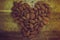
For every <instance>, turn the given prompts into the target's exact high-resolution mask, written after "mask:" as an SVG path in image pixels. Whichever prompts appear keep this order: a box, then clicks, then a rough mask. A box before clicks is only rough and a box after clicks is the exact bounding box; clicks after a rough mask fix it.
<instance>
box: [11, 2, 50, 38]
mask: <svg viewBox="0 0 60 40" xmlns="http://www.w3.org/2000/svg"><path fill="white" fill-rule="evenodd" d="M50 13H51V10H50V6H49V4H47V3H45V2H43V1H38V2H36V3H35V5H34V7H30V5H29V4H28V3H22V1H20V2H18V3H17V2H14V5H13V7H12V12H11V16H12V18H13V19H14V21H15V22H16V23H17V24H19V25H20V26H21V27H22V29H21V32H22V34H23V35H24V36H28V37H29V38H32V37H35V36H36V35H37V34H38V33H39V31H40V29H41V28H42V27H43V26H44V25H46V24H47V23H48V20H49V17H50ZM32 35H34V36H32Z"/></svg>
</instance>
